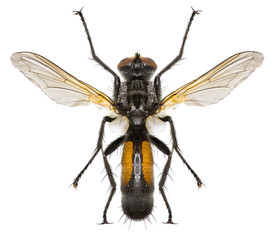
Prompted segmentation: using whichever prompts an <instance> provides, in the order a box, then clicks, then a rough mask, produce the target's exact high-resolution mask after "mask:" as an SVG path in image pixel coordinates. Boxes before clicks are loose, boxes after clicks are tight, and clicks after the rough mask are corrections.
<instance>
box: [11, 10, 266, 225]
mask: <svg viewBox="0 0 275 240" xmlns="http://www.w3.org/2000/svg"><path fill="white" fill-rule="evenodd" d="M198 13H199V11H194V10H193V12H192V15H191V17H190V20H189V23H188V26H187V29H186V31H185V35H184V37H183V41H182V45H181V48H180V52H179V54H178V55H177V56H176V57H175V59H173V60H172V61H171V62H170V63H169V64H168V65H167V66H166V67H165V68H163V69H162V70H161V71H160V72H159V73H158V74H157V75H156V76H155V77H154V80H151V78H152V76H153V75H154V73H155V71H156V70H157V65H156V63H155V62H154V61H153V60H152V59H150V58H146V57H142V56H141V55H140V54H139V53H136V54H135V55H134V56H133V57H130V58H125V59H123V60H122V61H121V62H120V63H119V64H118V70H119V72H120V73H121V75H122V77H123V79H124V80H123V81H121V80H120V77H119V76H118V75H117V74H116V73H115V72H114V71H113V70H112V69H111V68H109V67H108V66H107V65H106V64H105V63H104V62H103V61H102V60H101V59H100V58H99V57H98V56H97V55H96V53H95V50H94V47H93V44H92V40H91V37H90V34H89V31H88V28H87V25H86V22H85V19H84V17H83V14H82V12H81V11H78V12H75V14H77V15H79V16H80V18H81V21H82V23H83V25H84V28H85V31H86V33H87V37H88V40H89V44H90V47H91V53H92V57H93V59H94V60H95V61H96V62H97V63H99V64H100V65H101V66H102V67H103V68H104V69H105V70H106V71H108V72H109V73H111V74H112V75H113V77H114V87H113V97H112V98H111V97H108V96H107V95H105V94H104V93H102V92H101V91H99V90H97V89H96V88H94V87H92V86H90V85H88V84H87V83H85V82H82V81H80V80H78V79H77V78H75V77H74V76H72V75H70V74H69V73H67V72H66V71H64V70H63V69H61V68H60V67H58V66H57V65H55V64H54V63H52V62H51V61H49V60H47V59H46V58H44V57H42V56H40V55H38V54H35V53H30V52H18V53H14V54H13V55H12V56H11V61H12V63H13V65H14V66H15V67H17V68H18V69H19V70H20V71H21V72H22V73H23V74H24V75H25V76H26V77H27V78H29V79H30V80H31V81H32V82H33V83H34V84H35V85H37V86H38V87H39V88H40V89H41V90H42V91H44V92H45V93H46V95H47V96H49V97H50V98H51V99H53V100H54V101H56V102H57V103H60V104H64V105H67V106H71V107H72V106H83V105H89V104H90V103H94V104H97V105H99V106H100V107H101V108H105V109H107V110H109V114H108V115H107V116H106V117H104V118H103V120H102V123H101V127H100V131H99V137H98V142H97V146H96V148H95V151H94V153H93V155H92V158H91V159H90V160H89V162H88V163H87V165H86V166H85V167H84V168H83V170H82V171H81V172H80V173H79V174H78V175H77V177H76V178H75V180H74V182H73V186H74V187H75V188H76V187H77V186H78V182H79V180H80V178H81V176H82V175H83V173H84V172H85V170H86V169H87V168H88V166H89V165H90V164H91V163H92V161H93V160H94V158H95V157H96V155H97V154H98V153H99V152H100V151H101V150H102V155H103V161H104V166H105V169H106V172H107V176H108V178H109V181H110V184H111V192H110V195H109V198H108V200H107V203H106V206H105V208H104V212H103V222H102V223H103V224H106V223H108V221H107V210H108V208H109V205H110V203H111V200H112V197H113V195H114V193H115V191H116V182H115V181H114V177H113V173H112V170H111V167H110V165H109V163H108V160H107V156H108V155H110V154H112V153H113V152H114V151H115V150H116V149H117V148H118V147H120V146H122V145H123V154H122V160H121V165H122V174H121V191H122V209H123V212H124V214H125V215H126V216H127V217H128V218H130V219H133V220H141V219H144V218H147V217H148V216H149V215H150V214H151V212H152V208H153V192H154V176H153V164H154V160H153V155H152V150H151V147H152V146H155V147H156V148H157V149H158V150H159V151H161V152H162V153H164V154H165V155H166V156H167V162H166V164H165V166H164V169H163V172H162V175H161V178H160V182H159V184H158V187H159V190H160V193H161V195H162V198H163V200H164V202H165V205H166V207H167V210H168V221H167V223H173V221H172V211H171V208H170V205H169V203H168V200H167V198H166V195H165V192H164V185H165V181H166V178H167V175H168V172H169V169H170V165H171V160H172V154H173V151H174V150H175V151H176V153H177V154H178V155H179V157H180V158H181V160H182V161H183V163H184V164H185V165H186V166H187V168H188V169H189V170H190V172H191V173H192V175H193V176H194V177H195V179H196V181H197V185H198V186H199V187H201V186H202V181H201V180H200V178H199V177H198V175H197V174H196V173H195V171H194V170H193V169H192V168H191V167H190V165H189V164H188V163H187V162H186V160H185V159H184V157H183V156H182V154H181V151H180V149H179V146H178V142H177V138H176V131H175V127H174V124H173V120H172V118H171V117H170V116H168V115H167V114H166V111H165V110H167V109H170V108H175V106H176V105H178V104H180V103H185V104H188V105H195V106H206V105H209V104H213V103H217V102H218V101H220V100H221V99H223V98H224V97H225V96H226V95H227V94H229V93H230V91H231V90H233V89H234V88H235V87H236V86H238V85H239V84H240V83H241V82H242V81H243V80H245V79H246V78H247V77H248V76H249V75H250V74H251V73H252V72H253V71H254V70H255V69H256V68H257V67H259V66H260V65H261V63H262V61H263V55H262V54H261V53H259V52H254V51H249V52H241V53H237V54H235V55H233V56H231V57H229V58H228V59H226V60H225V61H223V62H222V63H220V64H218V65H217V66H216V67H214V68H212V69H211V70H210V71H208V72H207V73H205V74H203V75H202V76H200V77H199V78H197V79H196V80H194V81H191V82H190V83H187V84H185V85H184V86H182V87H180V88H178V89H177V90H175V91H173V92H172V93H170V94H169V95H167V96H166V97H164V98H162V97H161V76H162V74H163V73H165V72H166V71H167V70H169V69H170V68H171V67H172V66H174V65H175V64H176V63H177V62H178V61H179V60H181V58H182V55H183V49H184V45H185V42H186V39H187V35H188V32H189V29H190V27H191V24H192V21H193V19H194V17H195V15H196V14H198ZM106 122H108V123H109V126H110V128H111V129H116V128H118V127H119V128H122V136H121V137H119V138H118V139H116V140H114V141H113V142H111V143H110V144H109V145H108V146H107V147H106V148H105V149H103V146H102V142H103V134H104V128H105V123H106ZM166 122H168V123H169V125H170V129H171V137H172V149H169V147H168V146H167V145H166V144H164V142H163V141H161V140H160V139H158V138H157V137H155V134H156V133H157V129H158V128H159V127H160V128H161V127H163V126H164V125H165V123H166Z"/></svg>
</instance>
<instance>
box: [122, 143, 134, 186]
mask: <svg viewBox="0 0 275 240" xmlns="http://www.w3.org/2000/svg"><path fill="white" fill-rule="evenodd" d="M132 171H133V142H132V141H128V142H126V143H125V145H124V149H123V155H122V174H121V175H122V183H123V185H124V186H125V185H127V184H128V183H129V181H130V179H131V176H132Z"/></svg>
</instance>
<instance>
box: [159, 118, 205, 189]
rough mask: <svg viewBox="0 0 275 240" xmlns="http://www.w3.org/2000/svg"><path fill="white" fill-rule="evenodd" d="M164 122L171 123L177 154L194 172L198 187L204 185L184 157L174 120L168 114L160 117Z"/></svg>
mask: <svg viewBox="0 0 275 240" xmlns="http://www.w3.org/2000/svg"><path fill="white" fill-rule="evenodd" d="M160 119H161V120H162V121H164V122H169V123H170V128H171V135H172V142H173V148H174V149H175V150H176V152H177V154H178V155H179V156H180V158H181V160H182V161H183V163H184V164H185V165H186V166H187V168H188V169H189V170H190V172H191V173H192V174H193V176H194V178H195V179H196V181H197V185H198V187H201V186H202V184H203V183H202V181H201V180H200V178H199V176H198V175H197V174H196V173H195V171H194V170H193V169H192V168H191V167H190V165H189V164H188V163H187V161H186V160H185V159H184V157H183V156H182V154H181V151H180V149H179V147H178V141H177V138H176V130H175V127H174V122H173V120H172V118H171V117H170V116H166V117H164V118H160Z"/></svg>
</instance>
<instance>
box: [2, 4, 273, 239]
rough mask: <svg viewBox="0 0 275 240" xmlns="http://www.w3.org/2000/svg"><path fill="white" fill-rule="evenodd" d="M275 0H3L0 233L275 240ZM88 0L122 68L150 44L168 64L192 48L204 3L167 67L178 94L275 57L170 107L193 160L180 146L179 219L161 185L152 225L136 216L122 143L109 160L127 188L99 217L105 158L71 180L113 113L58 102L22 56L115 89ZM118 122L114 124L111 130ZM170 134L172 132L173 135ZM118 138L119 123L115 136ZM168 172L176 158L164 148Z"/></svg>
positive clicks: (174, 191)
mask: <svg viewBox="0 0 275 240" xmlns="http://www.w3.org/2000/svg"><path fill="white" fill-rule="evenodd" d="M271 4H272V1H267V0H266V1H265V0H262V1H251V0H243V1H240V0H230V1H220V0H219V1H217V0H203V1H195V0H193V1H184V0H181V1H177V0H174V1H160V0H158V1H155V0H150V1H148V0H139V1H129V0H128V1H127V0H112V1H107V0H90V1H84V0H83V1H72V0H66V1H65V0H60V1H52V0H47V1H37V0H36V1H31V0H30V1H27V0H24V1H19V0H14V1H12V0H10V1H6V3H4V4H3V3H2V4H1V14H0V18H1V19H0V23H1V38H0V39H1V40H0V41H1V44H0V47H1V49H0V61H1V90H0V92H1V94H0V98H1V101H0V102H1V117H0V121H1V125H0V126H1V131H0V133H1V134H0V136H1V151H0V155H1V159H0V164H1V166H0V182H1V192H0V194H1V197H0V221H1V223H0V226H1V230H0V238H1V239H5V240H9V239H29V240H32V239H36V240H37V239H41V240H44V239H47V240H49V239H52V240H55V239H66V240H70V239H83V240H85V239H95V238H100V239H112V238H120V239H133V240H135V239H152V238H157V239H167V238H169V239H188V240H193V239H194V240H198V239H212V240H216V239H223V240H225V239H265V240H269V239H274V238H275V233H274V220H275V219H274V216H275V210H274V201H275V197H274V180H275V177H274V167H275V165H274V160H275V154H274V135H275V131H274V120H275V117H274V113H273V112H274V87H275V84H274V82H275V80H274V66H275V59H274V56H275V52H274V50H275V48H274V43H275V37H274V21H275V17H274V11H273V7H272V6H271ZM82 6H84V10H83V13H84V15H85V17H86V21H87V23H88V26H89V29H90V32H91V34H92V38H93V41H94V46H95V49H96V52H97V54H98V55H99V56H100V57H101V58H102V59H103V60H104V61H105V62H106V63H107V64H108V65H109V66H110V67H111V68H113V69H115V70H116V66H117V64H118V62H119V61H120V60H121V59H122V58H124V57H128V56H132V55H133V54H134V53H135V52H137V51H139V52H140V53H141V55H143V56H148V57H151V58H153V59H154V60H155V61H156V63H157V64H158V66H159V70H160V69H162V68H163V67H164V66H165V65H166V64H167V63H168V62H169V61H170V60H172V59H173V58H174V57H175V56H176V54H177V53H178V51H179V47H180V44H181V41H182V37H183V34H184V31H185V28H186V25H187V23H188V19H189V17H190V14H191V12H192V11H191V8H190V6H193V7H194V8H195V9H200V10H202V11H203V13H202V14H201V15H198V16H196V18H195V20H194V23H193V26H192V29H191V31H190V34H189V37H188V40H187V44H186V48H185V53H184V57H185V58H186V59H185V60H183V61H181V62H180V63H179V64H178V66H176V67H174V68H173V69H172V70H171V71H170V72H169V73H166V74H164V75H163V86H164V87H165V90H166V91H165V94H167V93H169V92H170V91H172V90H174V89H175V88H176V87H179V86H181V85H183V84H185V83H187V82H189V81H191V80H193V79H195V78H196V77H198V76H200V75H201V74H202V73H204V72H206V71H207V70H209V69H210V68H212V67H213V66H215V65H216V64H218V63H219V62H221V61H222V60H224V59H226V58H227V57H229V56H231V55H233V54H234V53H237V52H241V51H245V50H256V51H260V52H262V53H263V54H264V55H265V60H264V63H263V65H262V66H261V67H260V68H259V69H257V70H256V71H255V72H254V73H253V74H252V75H251V76H250V77H249V78H248V79H247V80H246V81H245V82H244V83H243V84H241V85H240V86H239V87H238V88H237V89H236V90H234V91H233V92H232V93H231V94H230V95H229V96H228V97H227V98H226V99H224V100H222V101H221V102H220V103H219V104H216V105H211V106H208V107H205V108H200V107H188V106H181V107H179V108H178V109H177V110H175V111H173V112H170V113H169V114H171V115H172V116H173V118H174V121H175V125H176V128H177V136H178V142H179V144H180V147H181V150H182V152H183V155H184V157H185V158H186V159H187V161H188V162H189V164H190V165H191V166H192V167H193V169H194V170H195V171H196V172H197V173H198V175H199V176H200V177H201V178H202V179H203V181H204V183H205V185H206V187H203V188H202V189H200V190H198V189H197V187H196V184H195V181H194V179H193V177H192V175H191V174H190V173H189V172H188V170H186V167H185V166H184V165H183V164H182V162H181V160H180V159H179V158H178V157H177V156H175V157H174V159H173V163H172V169H173V172H171V177H172V178H173V181H171V180H170V179H168V181H167V185H166V186H167V189H168V192H167V197H168V199H169V202H170V205H171V207H172V210H173V214H174V221H175V222H176V223H178V224H177V225H173V226H171V225H164V224H162V222H165V221H167V211H166V208H165V205H164V203H163V200H162V198H161V196H160V194H159V192H158V190H157V189H156V191H155V208H154V212H153V215H154V216H155V218H156V221H155V220H154V218H152V217H151V222H152V224H150V223H149V222H148V221H146V228H145V226H144V223H143V222H132V223H131V226H130V225H129V221H128V222H126V223H125V224H123V222H124V220H125V218H122V219H121V221H120V222H118V220H119V218H120V216H121V215H122V212H121V208H120V197H121V196H120V191H119V180H120V167H118V168H116V167H117V166H118V165H119V161H120V153H121V150H119V151H117V152H116V153H114V154H113V156H112V158H111V159H110V163H111V165H112V166H113V169H114V172H115V173H116V175H117V176H118V177H117V178H116V180H117V183H118V191H117V192H116V194H115V196H114V199H113V201H112V203H111V206H110V209H109V211H108V219H109V221H110V222H113V224H112V225H106V226H100V225H97V223H99V222H101V220H102V218H101V217H102V211H103V208H104V206H105V202H106V200H107V197H108V193H109V192H108V191H107V190H108V187H109V183H108V181H107V179H105V180H104V181H101V180H102V179H103V177H104V175H105V173H104V171H103V172H102V170H103V162H102V157H101V156H98V157H97V158H96V159H95V160H94V162H93V164H92V166H91V167H90V168H89V169H88V171H87V172H86V174H85V175H84V176H83V178H82V179H81V181H80V185H79V188H78V190H77V191H75V189H73V188H72V187H69V185H70V184H71V183H72V181H73V179H74V177H75V176H76V175H77V174H78V172H79V171H80V170H81V169H82V167H84V165H85V164H86V162H87V161H88V159H89V157H90V156H91V154H92V152H93V150H94V147H95V145H96V141H97V134H98V130H99V126H100V122H101V118H102V117H103V116H104V114H106V113H105V112H104V111H100V110H98V109H96V108H95V107H94V106H89V107H78V108H68V107H65V106H62V105H58V104H56V103H55V102H53V101H51V100H50V99H48V98H47V97H46V96H45V95H44V94H43V93H42V92H41V91H40V90H39V89H38V88H36V87H35V86H34V85H33V84H31V83H30V82H29V81H28V79H26V78H25V77H24V76H23V75H22V74H21V73H20V72H19V71H18V70H17V69H15V68H14V67H13V66H12V64H11V62H10V59H9V58H10V55H11V54H12V53H13V52H16V51H31V52H35V53H39V54H41V55H42V56H45V57H46V58H48V59H50V60H52V61H53V62H55V63H56V64H58V65H59V66H61V67H62V68H64V69H65V70H67V71H68V72H70V73H71V74H73V75H74V76H76V77H78V78H79V79H81V80H83V81H86V82H87V83H89V84H90V85H92V86H94V87H96V88H99V89H100V90H102V91H104V92H105V93H106V94H108V95H111V88H112V80H113V79H112V76H111V75H110V74H109V73H107V72H105V71H104V70H103V69H102V68H101V67H99V66H97V64H96V63H95V62H93V61H91V60H89V59H88V58H89V57H90V52H89V45H88V42H87V39H86V36H85V32H84V30H83V26H82V24H81V22H80V19H79V17H78V16H73V15H72V14H71V13H72V11H73V10H79V9H80V8H81V7H82ZM106 130H107V132H108V128H106ZM168 134H169V131H167V132H166V133H164V134H162V135H160V136H159V137H160V138H162V139H163V140H164V141H165V142H167V143H169V136H168ZM114 137H115V136H114V135H110V134H108V133H106V138H105V139H106V143H108V142H109V141H111V139H113V138H114ZM154 153H155V162H156V164H157V165H158V167H159V168H158V167H156V168H155V177H156V183H157V182H158V181H159V179H160V178H159V177H158V175H159V174H160V172H161V169H162V167H163V165H164V163H165V159H164V158H163V156H162V154H160V153H158V152H157V151H154Z"/></svg>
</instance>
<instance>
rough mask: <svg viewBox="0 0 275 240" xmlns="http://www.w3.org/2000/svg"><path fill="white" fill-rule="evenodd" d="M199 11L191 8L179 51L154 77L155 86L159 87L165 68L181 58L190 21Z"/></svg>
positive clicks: (167, 68)
mask: <svg viewBox="0 0 275 240" xmlns="http://www.w3.org/2000/svg"><path fill="white" fill-rule="evenodd" d="M199 13H200V11H195V10H194V9H193V12H192V15H191V17H190V19H189V23H188V25H187V28H186V30H185V34H184V37H183V41H182V44H181V48H180V52H179V54H178V56H176V57H175V58H174V60H173V61H171V62H170V63H169V64H168V65H167V66H166V67H165V68H163V69H162V70H161V71H160V72H159V73H158V75H157V76H156V77H155V87H156V86H159V87H160V77H161V75H162V74H163V73H165V72H166V71H167V70H169V69H170V68H171V67H172V66H174V65H175V64H176V63H177V62H178V61H179V60H181V58H182V55H183V49H184V45H185V42H186V39H187V35H188V32H189V30H190V27H191V24H192V21H193V19H194V17H195V15H196V14H199Z"/></svg>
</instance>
